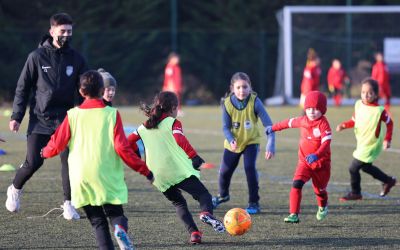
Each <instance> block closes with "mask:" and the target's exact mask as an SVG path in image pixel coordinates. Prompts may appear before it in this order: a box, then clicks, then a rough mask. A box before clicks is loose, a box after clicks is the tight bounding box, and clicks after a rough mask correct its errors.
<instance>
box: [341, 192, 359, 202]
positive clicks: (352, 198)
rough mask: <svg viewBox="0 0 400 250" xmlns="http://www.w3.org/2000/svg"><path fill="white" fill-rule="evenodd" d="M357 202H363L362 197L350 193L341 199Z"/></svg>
mask: <svg viewBox="0 0 400 250" xmlns="http://www.w3.org/2000/svg"><path fill="white" fill-rule="evenodd" d="M356 200H362V195H361V194H355V193H353V192H350V193H348V194H346V195H345V196H343V197H341V198H340V199H339V201H356Z"/></svg>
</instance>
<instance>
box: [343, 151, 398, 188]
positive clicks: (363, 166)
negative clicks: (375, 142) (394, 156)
mask: <svg viewBox="0 0 400 250" xmlns="http://www.w3.org/2000/svg"><path fill="white" fill-rule="evenodd" d="M360 170H362V171H364V172H365V173H367V174H370V175H371V176H372V177H374V178H375V179H377V180H380V181H381V182H383V183H387V182H389V181H390V180H391V177H390V176H388V175H387V174H385V173H384V172H383V171H382V170H380V169H379V168H378V167H376V166H374V165H372V163H365V162H362V161H359V160H357V159H353V162H352V163H351V165H350V167H349V172H350V184H351V192H352V193H354V194H361V175H360Z"/></svg>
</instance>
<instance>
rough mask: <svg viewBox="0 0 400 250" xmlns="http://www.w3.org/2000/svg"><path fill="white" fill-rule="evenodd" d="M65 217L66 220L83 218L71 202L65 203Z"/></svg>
mask: <svg viewBox="0 0 400 250" xmlns="http://www.w3.org/2000/svg"><path fill="white" fill-rule="evenodd" d="M62 207H63V210H64V212H63V216H64V219H66V220H79V219H80V218H81V217H80V215H79V214H78V212H77V211H76V210H75V207H74V206H73V205H72V204H71V201H64V205H63V206H62Z"/></svg>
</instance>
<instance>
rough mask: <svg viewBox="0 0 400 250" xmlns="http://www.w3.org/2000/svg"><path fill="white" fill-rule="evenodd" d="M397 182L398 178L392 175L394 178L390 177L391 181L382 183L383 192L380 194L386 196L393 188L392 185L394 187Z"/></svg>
mask: <svg viewBox="0 0 400 250" xmlns="http://www.w3.org/2000/svg"><path fill="white" fill-rule="evenodd" d="M396 182H397V180H396V178H395V177H394V176H392V178H390V181H389V182H387V183H384V184H383V185H382V192H381V193H380V194H379V195H380V196H381V197H384V196H386V195H387V194H388V193H389V192H390V189H391V188H392V187H394V185H396Z"/></svg>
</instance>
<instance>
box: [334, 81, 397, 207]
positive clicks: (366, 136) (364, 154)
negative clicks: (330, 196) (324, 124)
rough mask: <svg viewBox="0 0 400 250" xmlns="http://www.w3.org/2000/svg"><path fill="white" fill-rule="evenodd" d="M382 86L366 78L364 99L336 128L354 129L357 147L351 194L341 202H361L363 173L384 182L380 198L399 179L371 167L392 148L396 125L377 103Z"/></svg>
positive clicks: (350, 169)
mask: <svg viewBox="0 0 400 250" xmlns="http://www.w3.org/2000/svg"><path fill="white" fill-rule="evenodd" d="M378 91H379V86H378V83H377V81H375V80H374V79H372V78H367V79H365V80H364V81H362V83H361V100H359V101H357V102H356V104H355V108H354V114H353V117H352V119H351V120H348V121H345V122H343V123H341V124H340V125H338V126H337V128H336V131H338V132H339V131H342V130H344V129H347V128H354V134H355V136H356V139H357V148H356V150H355V151H354V153H353V157H354V159H353V162H352V163H351V165H350V167H349V172H350V183H351V192H350V193H348V194H347V195H345V196H343V197H342V198H340V201H348V200H361V199H362V195H361V176H360V170H362V171H364V172H366V173H368V174H370V175H372V177H374V178H375V179H378V180H380V181H381V182H382V183H383V189H382V191H381V193H380V196H382V197H383V196H385V195H387V194H388V193H389V191H390V189H391V188H392V187H393V186H394V185H395V184H396V178H395V177H393V176H388V175H386V174H385V173H384V172H382V171H381V170H380V169H379V168H377V167H376V166H374V165H372V162H373V161H374V160H375V159H376V158H377V157H378V155H379V154H380V153H381V151H382V147H383V149H387V148H389V147H390V141H391V140H392V131H393V122H392V119H391V118H390V115H389V114H388V112H387V111H386V110H385V109H384V108H383V107H382V106H379V104H378ZM382 122H383V123H385V124H386V136H385V138H383V130H382V126H381V123H382Z"/></svg>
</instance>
